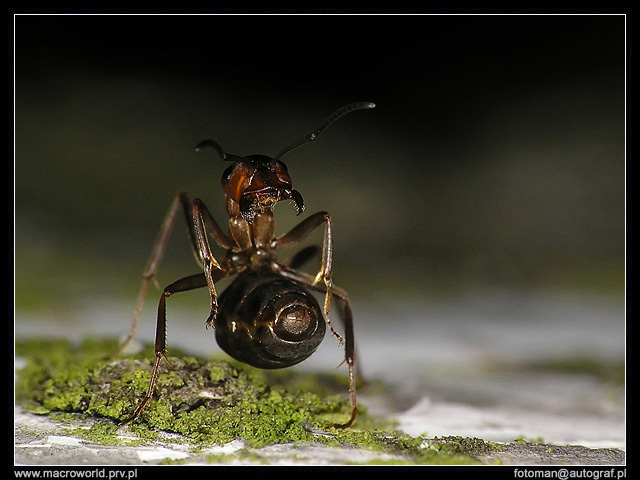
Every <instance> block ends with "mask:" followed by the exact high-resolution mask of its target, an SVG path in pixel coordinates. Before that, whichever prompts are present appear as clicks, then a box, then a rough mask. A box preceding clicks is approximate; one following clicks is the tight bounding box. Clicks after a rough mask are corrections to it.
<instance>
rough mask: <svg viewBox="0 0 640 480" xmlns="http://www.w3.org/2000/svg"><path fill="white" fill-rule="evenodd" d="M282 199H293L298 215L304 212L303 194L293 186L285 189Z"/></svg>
mask: <svg viewBox="0 0 640 480" xmlns="http://www.w3.org/2000/svg"><path fill="white" fill-rule="evenodd" d="M282 199H283V200H291V201H292V203H293V206H294V207H295V208H296V211H297V215H300V214H301V213H302V212H304V200H303V199H302V195H300V192H299V191H297V190H294V189H293V188H292V189H291V190H289V189H286V190H284V191H283V195H282Z"/></svg>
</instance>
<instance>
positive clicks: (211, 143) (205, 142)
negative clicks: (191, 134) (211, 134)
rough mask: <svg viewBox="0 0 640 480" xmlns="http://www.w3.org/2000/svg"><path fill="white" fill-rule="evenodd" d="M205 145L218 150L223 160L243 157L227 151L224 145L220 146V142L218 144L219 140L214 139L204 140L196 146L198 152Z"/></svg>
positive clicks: (227, 160)
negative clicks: (223, 147)
mask: <svg viewBox="0 0 640 480" xmlns="http://www.w3.org/2000/svg"><path fill="white" fill-rule="evenodd" d="M204 147H211V148H213V149H214V150H215V151H216V152H218V155H220V158H221V159H222V160H224V161H225V162H234V161H237V160H240V159H241V158H240V157H238V156H237V155H234V154H232V153H226V152H225V151H224V150H223V149H222V147H221V146H220V144H218V142H215V141H213V140H209V139H207V140H202V141H201V142H200V143H199V144H198V146H197V147H196V152H199V151H200V150H202V149H203V148H204Z"/></svg>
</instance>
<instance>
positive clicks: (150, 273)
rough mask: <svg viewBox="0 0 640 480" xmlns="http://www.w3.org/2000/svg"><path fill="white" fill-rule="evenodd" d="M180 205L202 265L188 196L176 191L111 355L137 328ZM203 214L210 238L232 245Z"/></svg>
mask: <svg viewBox="0 0 640 480" xmlns="http://www.w3.org/2000/svg"><path fill="white" fill-rule="evenodd" d="M180 207H182V211H183V214H184V218H185V219H186V222H187V229H188V232H189V239H190V241H191V249H192V251H193V253H194V256H195V259H196V262H198V263H199V264H200V265H202V264H203V260H202V256H201V254H200V248H199V245H198V239H197V236H196V232H195V226H194V222H193V213H192V206H191V201H190V200H189V196H188V195H187V193H186V192H184V191H179V192H178V193H177V194H176V196H175V197H174V199H173V202H171V206H170V207H169V211H168V212H167V214H166V215H165V217H164V220H163V221H162V225H161V227H160V232H159V233H158V237H157V238H156V241H155V243H154V244H153V248H152V249H151V255H150V256H149V260H148V261H147V264H146V265H145V267H144V271H143V273H142V284H141V285H140V290H139V291H138V297H137V299H136V304H135V308H134V310H133V317H132V318H131V326H130V328H129V333H128V334H127V337H126V338H125V339H124V341H123V342H122V344H121V345H120V347H119V348H118V350H117V351H116V352H115V353H114V354H113V355H112V356H117V355H120V354H121V353H122V352H123V351H124V350H125V349H126V348H127V346H128V345H129V343H131V341H132V340H133V338H134V337H135V334H136V331H137V329H138V320H139V318H140V314H141V313H142V307H143V305H144V298H145V295H146V293H147V288H148V286H149V282H150V281H152V280H153V281H154V282H155V278H154V276H155V274H156V272H157V271H158V267H159V266H160V262H161V260H162V257H163V256H164V252H165V250H166V248H167V242H168V241H169V237H170V236H171V232H172V231H173V226H174V224H175V221H176V217H177V216H178V211H179V210H180ZM206 213H207V214H208V216H207V219H206V221H207V224H208V225H209V226H210V230H211V234H212V237H213V238H214V240H215V241H216V243H218V244H219V245H220V246H222V247H223V248H230V247H231V246H232V245H234V242H233V240H231V239H230V238H229V237H228V236H227V235H225V234H224V232H223V231H222V229H221V228H220V227H219V226H218V224H217V223H216V222H215V220H214V219H213V217H211V214H209V212H208V211H207V212H206Z"/></svg>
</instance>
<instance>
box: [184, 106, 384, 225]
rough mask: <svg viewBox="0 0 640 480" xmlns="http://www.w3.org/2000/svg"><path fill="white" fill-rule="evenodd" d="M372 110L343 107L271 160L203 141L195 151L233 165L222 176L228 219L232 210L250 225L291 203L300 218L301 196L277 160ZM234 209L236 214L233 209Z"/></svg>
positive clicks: (301, 208) (301, 209)
mask: <svg viewBox="0 0 640 480" xmlns="http://www.w3.org/2000/svg"><path fill="white" fill-rule="evenodd" d="M374 107H375V104H373V103H371V102H355V103H350V104H348V105H345V106H344V107H342V108H340V109H338V110H336V111H335V112H333V113H332V114H331V115H329V116H328V117H327V118H326V119H325V121H324V122H323V123H322V125H320V127H318V128H317V129H316V130H314V131H313V132H311V133H309V134H308V135H306V136H305V137H304V138H303V139H302V140H300V141H298V142H295V143H292V144H291V145H289V146H288V147H286V148H285V149H284V150H282V151H281V152H280V153H278V154H277V155H276V156H275V157H273V158H271V157H267V156H266V155H249V156H248V157H239V156H237V155H232V154H229V153H226V152H225V151H224V150H223V149H222V147H220V145H218V143H217V142H215V141H213V140H203V141H202V142H200V144H199V145H198V146H197V147H196V150H200V149H201V148H202V147H212V148H214V149H215V150H216V151H217V152H218V154H219V155H220V157H221V158H222V159H223V160H228V161H232V162H233V164H232V165H231V166H230V167H229V168H227V169H226V170H225V171H224V173H223V174H222V188H223V190H224V192H225V194H226V195H227V198H228V199H230V200H232V202H233V203H232V205H233V209H232V208H229V214H230V215H231V214H232V213H231V212H232V210H233V211H235V212H237V211H239V212H240V214H241V215H242V216H243V217H244V218H246V219H247V220H248V221H249V222H252V221H253V217H254V216H255V214H256V213H258V212H264V211H270V210H271V209H273V207H274V206H275V204H276V203H278V202H279V201H281V200H291V201H292V202H293V203H294V205H295V207H296V210H297V211H298V215H300V214H301V213H302V212H303V211H304V201H303V200H302V195H300V193H299V192H298V191H297V190H294V189H293V188H292V186H291V177H289V173H288V172H287V167H286V165H285V164H284V163H282V161H281V160H280V158H281V157H282V156H283V155H285V154H287V153H289V152H291V151H292V150H295V149H296V148H298V147H301V146H302V145H305V144H307V143H309V142H312V141H313V140H316V139H317V138H318V136H320V134H321V133H322V132H323V131H324V130H325V129H326V128H327V127H328V126H329V125H331V124H332V123H333V122H335V121H336V120H338V119H339V118H340V117H342V116H344V115H346V114H347V113H349V112H353V111H354V110H362V109H370V108H374ZM236 205H237V207H238V209H237V210H236V209H235V207H236ZM235 214H236V213H234V215H235Z"/></svg>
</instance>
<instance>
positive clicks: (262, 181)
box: [222, 155, 304, 220]
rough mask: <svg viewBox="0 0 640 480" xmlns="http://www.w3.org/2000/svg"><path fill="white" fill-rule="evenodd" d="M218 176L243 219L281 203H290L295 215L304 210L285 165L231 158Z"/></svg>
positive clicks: (264, 158)
mask: <svg viewBox="0 0 640 480" xmlns="http://www.w3.org/2000/svg"><path fill="white" fill-rule="evenodd" d="M234 160H235V161H234V162H233V164H232V165H231V166H229V167H228V168H227V169H226V170H225V171H224V173H223V174H222V189H223V190H224V193H225V194H226V195H227V197H228V198H230V199H231V200H233V201H234V202H235V203H237V204H238V205H239V207H240V213H241V214H242V216H243V217H245V218H247V219H249V220H251V219H252V218H253V216H254V215H255V214H256V213H257V212H262V211H266V210H271V209H273V207H274V206H275V204H276V203H278V202H279V201H281V200H292V201H293V203H294V204H295V207H296V210H297V212H298V215H300V214H301V213H302V212H303V211H304V201H303V200H302V195H300V193H299V192H298V191H296V190H294V189H293V187H292V184H291V177H290V176H289V173H288V172H287V166H286V165H285V164H284V163H283V162H281V161H279V160H273V159H272V158H270V157H267V156H265V155H249V156H248V157H235V158H234Z"/></svg>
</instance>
